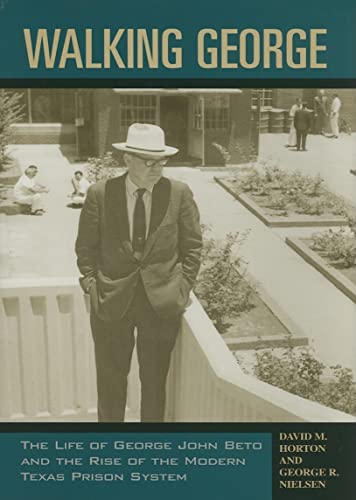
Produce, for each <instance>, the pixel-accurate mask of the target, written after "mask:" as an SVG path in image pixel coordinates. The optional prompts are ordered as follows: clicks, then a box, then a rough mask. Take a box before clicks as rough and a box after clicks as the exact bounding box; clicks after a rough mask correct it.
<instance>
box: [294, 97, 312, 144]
mask: <svg viewBox="0 0 356 500" xmlns="http://www.w3.org/2000/svg"><path fill="white" fill-rule="evenodd" d="M302 106H303V107H302V109H298V110H297V111H296V112H295V115H294V126H295V130H296V133H297V151H300V148H302V151H306V147H305V146H306V141H307V135H308V132H309V130H310V128H311V124H312V119H311V114H310V111H308V108H307V103H306V102H303V105H302Z"/></svg>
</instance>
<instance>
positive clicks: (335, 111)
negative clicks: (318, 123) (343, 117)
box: [330, 94, 341, 139]
mask: <svg viewBox="0 0 356 500" xmlns="http://www.w3.org/2000/svg"><path fill="white" fill-rule="evenodd" d="M340 108H341V101H340V98H339V96H338V95H337V94H333V100H332V103H331V108H330V127H331V134H332V135H331V136H330V137H332V138H333V139H338V138H339V115H340Z"/></svg>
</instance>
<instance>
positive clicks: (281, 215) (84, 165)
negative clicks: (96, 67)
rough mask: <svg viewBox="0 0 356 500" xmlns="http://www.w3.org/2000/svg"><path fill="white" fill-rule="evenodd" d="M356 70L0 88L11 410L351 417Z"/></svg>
mask: <svg viewBox="0 0 356 500" xmlns="http://www.w3.org/2000/svg"><path fill="white" fill-rule="evenodd" d="M355 141H356V89H354V88H343V89H334V88H327V89H319V88H73V89H71V88H13V89H10V88H6V89H0V242H1V244H0V293H1V300H0V421H1V422H97V421H98V422H355V421H356V337H355V331H356V196H355V195H356V142H355Z"/></svg>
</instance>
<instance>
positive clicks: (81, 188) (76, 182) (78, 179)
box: [70, 170, 90, 206]
mask: <svg viewBox="0 0 356 500" xmlns="http://www.w3.org/2000/svg"><path fill="white" fill-rule="evenodd" d="M72 186H73V189H74V191H73V193H72V194H71V195H70V197H71V198H72V205H77V206H79V205H80V206H82V205H83V203H84V201H85V197H86V195H87V191H88V188H89V186H90V182H89V181H88V180H87V179H86V178H85V177H84V176H83V172H81V171H80V170H77V171H76V172H75V173H74V177H73V179H72Z"/></svg>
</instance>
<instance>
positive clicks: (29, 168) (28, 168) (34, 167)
mask: <svg viewBox="0 0 356 500" xmlns="http://www.w3.org/2000/svg"><path fill="white" fill-rule="evenodd" d="M29 170H38V167H37V166H36V165H29V166H28V167H27V168H26V170H25V174H27V172H28V171H29Z"/></svg>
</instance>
